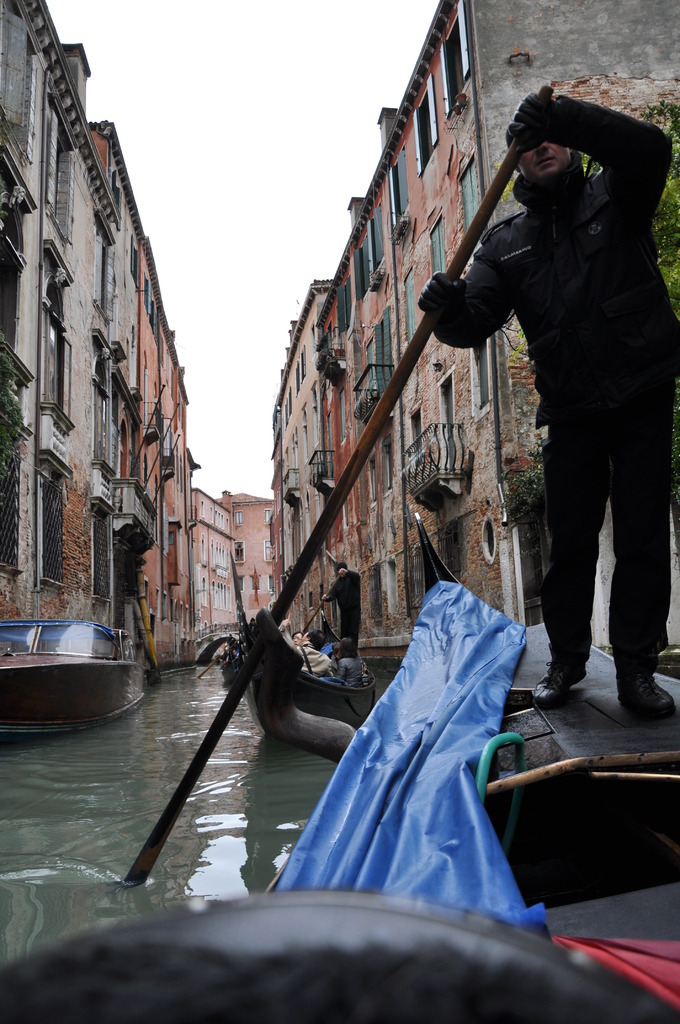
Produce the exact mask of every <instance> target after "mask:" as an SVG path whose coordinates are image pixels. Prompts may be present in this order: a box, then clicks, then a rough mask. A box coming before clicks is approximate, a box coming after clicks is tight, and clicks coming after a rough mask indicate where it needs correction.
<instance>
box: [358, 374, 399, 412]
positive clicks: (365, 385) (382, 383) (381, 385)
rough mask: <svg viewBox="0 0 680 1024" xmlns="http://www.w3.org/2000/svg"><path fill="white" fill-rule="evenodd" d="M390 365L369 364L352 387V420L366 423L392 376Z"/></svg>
mask: <svg viewBox="0 0 680 1024" xmlns="http://www.w3.org/2000/svg"><path fill="white" fill-rule="evenodd" d="M393 370H394V366H393V365H392V363H369V364H368V366H367V367H366V369H365V370H364V372H363V373H362V374H361V376H360V377H359V380H358V381H357V382H356V384H355V385H354V394H355V396H356V397H355V401H354V418H355V419H356V420H359V421H360V422H361V423H368V421H369V419H370V417H371V414H372V412H373V410H374V409H375V407H376V405H377V404H378V402H379V401H380V396H381V395H382V393H383V392H384V390H385V388H386V387H387V384H388V382H389V380H390V378H391V376H392V371H393Z"/></svg>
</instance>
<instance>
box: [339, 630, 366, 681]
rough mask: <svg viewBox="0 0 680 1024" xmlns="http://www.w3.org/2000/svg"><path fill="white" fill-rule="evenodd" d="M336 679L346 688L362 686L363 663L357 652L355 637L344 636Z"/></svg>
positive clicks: (341, 642)
mask: <svg viewBox="0 0 680 1024" xmlns="http://www.w3.org/2000/svg"><path fill="white" fill-rule="evenodd" d="M335 675H336V678H337V679H338V680H340V681H342V682H343V683H344V684H345V685H346V686H361V682H362V675H363V663H362V661H361V658H360V657H359V654H358V652H357V647H356V644H355V643H354V637H351V636H343V638H342V640H341V641H340V649H339V651H338V667H337V669H336V673H335Z"/></svg>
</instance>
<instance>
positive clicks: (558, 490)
mask: <svg viewBox="0 0 680 1024" xmlns="http://www.w3.org/2000/svg"><path fill="white" fill-rule="evenodd" d="M513 138H514V139H517V140H519V139H520V138H521V139H522V142H521V152H522V156H521V159H520V162H519V172H520V173H519V174H518V176H517V179H516V182H515V186H514V194H515V197H516V199H517V200H518V202H519V203H521V204H522V205H523V206H524V208H525V209H524V210H523V212H521V213H519V214H517V215H516V216H513V217H510V218H508V219H506V220H504V221H502V222H500V223H498V224H496V225H494V226H492V227H491V228H490V229H489V230H488V231H487V233H486V235H485V236H484V237H483V239H482V244H481V245H480V247H479V249H478V251H477V253H476V254H475V259H474V261H473V263H472V266H471V267H470V269H469V272H468V273H467V275H466V276H465V278H464V279H461V280H458V281H453V282H451V281H449V280H448V278H447V277H446V276H445V275H444V274H435V275H434V277H432V278H431V279H430V280H429V281H428V283H427V285H426V286H425V288H424V290H423V292H422V294H421V296H420V299H419V305H420V307H421V308H422V309H424V310H426V311H429V312H431V311H434V310H439V309H441V310H442V315H441V319H440V320H439V321H438V324H437V327H436V328H435V333H436V335H437V337H438V338H439V339H440V340H441V341H443V342H445V343H447V344H449V345H453V346H457V347H464V346H476V345H481V344H483V343H484V341H485V339H486V338H487V337H489V336H490V335H491V334H493V332H494V331H496V330H498V329H499V328H500V327H501V326H502V325H503V324H504V323H505V321H506V320H507V319H508V317H509V316H510V315H511V313H512V311H513V310H514V311H515V313H516V315H517V318H518V320H519V323H520V325H521V327H522V329H523V331H524V333H525V336H526V340H527V344H528V352H529V356H530V358H531V360H532V361H533V363H534V366H535V371H536V389H537V391H538V392H539V396H540V400H539V405H538V413H537V420H536V423H537V426H547V440H546V442H545V444H544V446H543V469H544V478H545V493H546V513H547V521H548V526H549V529H550V534H551V548H550V562H549V567H548V571H547V573H546V576H545V579H544V581H543V585H542V589H541V598H542V605H543V616H544V621H545V625H546V629H547V632H548V637H549V640H550V648H551V659H552V660H551V661H550V663H549V664H548V672H547V674H546V675H545V676H544V678H543V679H542V680H541V681H540V683H539V684H538V686H537V687H536V690H535V693H534V699H535V701H536V704H538V705H539V706H541V707H545V708H551V707H557V706H559V705H561V704H564V703H565V702H566V701H567V700H568V698H569V690H570V688H571V687H572V686H573V685H574V684H575V683H577V682H579V681H580V680H581V679H583V678H584V676H585V674H586V672H585V665H586V661H587V659H588V655H589V651H590V644H591V634H590V619H591V615H592V606H593V596H594V585H595V574H596V565H597V558H598V535H599V532H600V529H601V527H602V523H603V520H604V514H605V506H606V502H607V499H608V498H609V496H610V494H611V509H612V519H613V528H614V553H615V557H616V567H615V571H614V575H613V578H612V585H611V601H610V618H609V634H610V642H611V645H612V648H613V653H614V660H615V664H616V674H617V687H618V696H619V701H620V702H621V703H622V704H623V705H624V706H625V707H627V708H629V709H630V710H631V711H633V712H636V713H637V714H640V715H644V716H648V717H659V716H662V715H668V714H672V712H673V711H674V710H675V704H674V701H673V698H672V697H671V695H670V694H668V693H667V692H666V691H665V690H663V689H661V687H659V686H658V684H657V683H656V682H655V680H654V678H653V674H654V671H655V669H656V666H657V654H656V651H657V643H658V640H659V638H660V637H661V636H662V635H663V634H664V633H665V627H666V621H667V617H668V610H669V605H670V535H669V512H670V465H671V438H672V423H673V397H674V390H675V377H676V375H677V374H678V373H680V324H679V323H678V320H677V318H676V316H675V314H674V312H673V309H672V307H671V304H670V300H669V297H668V292H667V290H666V287H665V284H664V281H663V278H662V276H661V274H660V271H659V269H658V266H657V259H656V249H655V246H654V242H653V240H652V234H651V221H652V216H653V214H654V211H655V209H656V207H657V204H658V202H659V199H660V197H661V194H662V191H663V188H664V183H665V181H666V175H667V173H668V168H669V166H670V159H671V145H670V140H669V139H668V138H667V137H666V136H665V135H664V133H663V132H662V131H661V130H660V129H659V128H657V127H655V126H654V125H651V124H646V123H644V122H641V121H636V120H634V119H633V118H631V117H628V116H626V115H624V114H620V113H617V112H615V111H613V110H609V109H607V108H605V107H600V106H596V105H594V104H590V103H585V102H580V101H578V100H574V99H570V98H568V97H566V96H561V97H559V98H557V99H553V100H551V101H550V102H549V104H548V106H547V107H543V106H542V105H541V103H540V102H539V101H538V98H537V96H535V95H534V94H531V95H529V96H527V97H526V99H525V100H523V101H522V103H521V104H520V105H519V107H518V108H517V110H516V112H515V115H514V117H513V120H512V122H511V123H510V125H509V127H508V144H510V141H511V140H512V139H513ZM579 151H582V152H584V153H587V154H588V155H589V156H590V157H592V158H594V160H596V161H597V162H598V163H599V164H600V166H601V168H602V169H601V170H600V171H598V173H596V174H594V175H592V176H590V175H588V176H586V175H585V174H584V171H583V162H582V159H581V155H580V152H579Z"/></svg>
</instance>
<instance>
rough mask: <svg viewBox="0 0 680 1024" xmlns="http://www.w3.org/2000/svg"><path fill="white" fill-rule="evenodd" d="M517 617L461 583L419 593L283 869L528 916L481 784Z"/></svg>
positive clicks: (515, 645)
mask: <svg viewBox="0 0 680 1024" xmlns="http://www.w3.org/2000/svg"><path fill="white" fill-rule="evenodd" d="M524 644H525V630H524V626H521V625H519V624H518V623H516V622H513V621H512V620H511V619H508V618H507V617H506V616H505V615H503V614H502V613H501V612H498V611H495V610H494V609H492V608H490V607H489V606H488V605H486V604H484V602H483V601H480V600H479V599H478V598H476V597H475V596H474V595H473V594H471V593H470V592H469V591H468V590H466V589H465V587H463V586H461V585H460V584H458V583H437V584H436V585H435V586H434V587H432V589H431V590H429V591H428V593H427V594H426V595H425V599H424V601H423V608H422V611H421V614H420V615H419V617H418V621H417V622H416V625H415V629H414V631H413V638H412V640H411V643H410V645H409V648H408V651H407V653H406V656H405V658H404V660H403V662H402V665H401V668H400V669H399V672H398V673H397V675H396V676H395V678H394V680H393V682H392V683H391V684H390V686H389V687H388V688H387V690H386V692H385V693H384V695H383V696H382V697H381V699H380V700H379V701H378V703H377V704H376V706H375V708H374V709H373V711H372V713H371V715H370V716H369V718H368V719H367V720H366V722H365V723H364V725H363V726H362V727H361V728H360V729H359V730H358V732H357V734H356V736H355V737H354V739H353V740H352V742H351V743H350V745H349V747H348V748H347V750H346V751H345V754H344V755H343V757H342V760H341V761H340V763H339V764H338V766H337V768H336V770H335V772H334V773H333V775H332V777H331V779H330V781H329V783H328V785H327V787H326V789H325V791H324V793H323V795H322V797H321V799H320V800H319V802H318V804H317V805H316V807H315V809H314V811H313V812H312V815H311V817H310V819H309V821H308V823H307V825H306V827H305V829H304V831H303V833H302V835H301V836H300V839H299V840H298V842H297V844H296V846H295V849H294V850H293V852H292V854H291V856H290V858H289V861H288V863H287V865H286V867H285V869H284V871H283V873H282V875H281V877H280V878H279V881H278V885H277V889H278V890H279V891H284V890H292V889H358V890H369V891H373V892H376V891H377V892H381V893H384V894H389V895H400V896H405V897H408V898H412V899H422V900H425V901H428V902H431V903H434V904H436V905H437V906H438V907H440V908H447V907H448V908H452V909H455V910H472V911H476V912H478V913H481V914H486V915H487V916H491V917H495V918H497V919H499V920H503V921H506V922H509V923H511V924H518V925H522V926H527V927H536V928H541V927H543V926H544V924H545V911H544V908H543V906H542V905H541V906H539V907H532V908H530V909H527V907H526V905H525V903H524V900H523V899H522V896H521V894H520V892H519V890H518V888H517V885H516V883H515V880H514V877H513V874H512V871H511V869H510V865H509V864H508V862H507V860H506V858H505V855H504V853H503V851H502V849H501V845H500V842H499V840H498V838H497V836H496V834H495V832H494V829H493V828H492V826H491V822H490V821H489V818H488V816H487V814H486V812H485V810H484V808H483V805H482V802H481V800H480V798H479V796H478V794H477V790H476V787H475V780H474V772H475V768H476V765H477V762H478V760H479V757H480V754H481V752H482V750H483V748H484V746H485V744H486V742H487V741H488V740H489V739H491V737H493V736H495V735H496V734H497V733H498V732H499V729H500V725H501V720H502V717H503V709H504V705H505V698H506V694H507V692H508V690H509V688H510V686H511V685H512V678H513V675H514V671H515V667H516V665H517V662H518V660H519V657H520V655H521V653H522V650H523V648H524Z"/></svg>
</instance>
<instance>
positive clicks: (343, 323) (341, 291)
mask: <svg viewBox="0 0 680 1024" xmlns="http://www.w3.org/2000/svg"><path fill="white" fill-rule="evenodd" d="M346 330H347V310H346V308H345V286H344V285H340V287H339V288H338V332H339V333H340V334H344V332H345V331H346Z"/></svg>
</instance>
